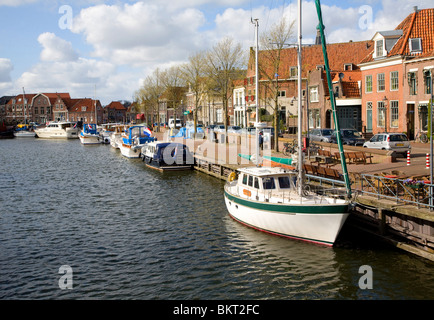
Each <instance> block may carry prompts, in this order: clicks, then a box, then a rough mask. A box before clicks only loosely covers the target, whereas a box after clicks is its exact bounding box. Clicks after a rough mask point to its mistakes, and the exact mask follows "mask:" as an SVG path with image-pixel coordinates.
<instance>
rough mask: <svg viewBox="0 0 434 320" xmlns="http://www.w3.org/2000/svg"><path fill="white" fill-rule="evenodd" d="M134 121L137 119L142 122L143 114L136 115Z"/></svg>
mask: <svg viewBox="0 0 434 320" xmlns="http://www.w3.org/2000/svg"><path fill="white" fill-rule="evenodd" d="M136 119H137V120H143V119H145V114H144V113H139V114H137V115H136Z"/></svg>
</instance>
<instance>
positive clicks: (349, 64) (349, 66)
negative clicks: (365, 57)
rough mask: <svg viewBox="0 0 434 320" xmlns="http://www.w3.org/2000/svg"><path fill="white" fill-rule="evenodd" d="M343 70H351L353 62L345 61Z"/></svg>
mask: <svg viewBox="0 0 434 320" xmlns="http://www.w3.org/2000/svg"><path fill="white" fill-rule="evenodd" d="M344 70H345V71H351V70H353V64H352V63H345V64H344Z"/></svg>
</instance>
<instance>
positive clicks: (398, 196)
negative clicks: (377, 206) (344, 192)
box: [306, 174, 434, 211]
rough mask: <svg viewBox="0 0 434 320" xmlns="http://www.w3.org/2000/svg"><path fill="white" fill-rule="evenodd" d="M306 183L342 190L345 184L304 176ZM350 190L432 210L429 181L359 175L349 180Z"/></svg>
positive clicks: (313, 176)
mask: <svg viewBox="0 0 434 320" xmlns="http://www.w3.org/2000/svg"><path fill="white" fill-rule="evenodd" d="M306 180H307V183H315V184H316V185H320V186H323V185H329V186H331V188H336V189H344V188H345V182H344V181H340V180H334V179H329V178H324V177H320V176H316V175H306ZM351 190H352V192H353V193H355V194H359V195H369V196H372V197H375V198H377V199H378V200H380V199H385V200H391V201H394V202H395V203H396V204H402V205H412V206H415V207H417V208H427V209H429V210H430V211H432V210H434V199H433V198H432V197H431V195H433V194H434V185H433V184H431V183H430V182H429V181H415V180H413V181H410V180H409V179H397V178H388V177H384V176H378V175H370V174H360V175H358V178H357V179H354V178H353V179H352V180H351Z"/></svg>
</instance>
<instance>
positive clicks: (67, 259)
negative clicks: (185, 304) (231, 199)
mask: <svg viewBox="0 0 434 320" xmlns="http://www.w3.org/2000/svg"><path fill="white" fill-rule="evenodd" d="M223 186H224V182H223V181H220V180H218V179H216V178H213V177H209V176H207V175H205V174H203V173H199V172H196V171H191V172H174V173H160V172H158V171H154V170H152V169H149V168H147V167H145V166H144V164H143V163H142V162H141V161H140V160H131V159H127V158H124V157H122V155H121V154H120V152H119V151H117V150H115V149H113V148H112V147H111V146H110V145H97V146H83V145H81V144H80V142H79V141H78V140H67V141H66V140H60V141H52V140H42V139H13V140H0V269H1V272H0V299H3V300H9V299H32V300H33V299H145V300H153V299H156V300H192V299H200V300H220V299H221V300H305V299H309V300H312V299H321V300H323V299H329V300H330V299H332V300H335V299H339V300H342V299H343V300H346V299H349V300H364V299H370V300H373V299H433V298H434V272H433V271H434V268H433V267H434V265H433V263H432V262H429V261H426V260H423V259H421V258H418V257H416V256H413V255H409V254H407V253H404V252H402V251H397V250H395V249H393V248H391V247H385V246H380V245H378V244H373V242H367V241H366V240H365V236H363V235H360V234H359V235H357V236H354V233H353V232H348V230H346V228H345V227H344V230H343V232H342V234H341V236H340V237H339V239H338V242H337V244H336V246H335V247H333V248H328V247H322V246H318V245H313V244H308V243H304V242H299V241H295V240H288V239H283V238H279V237H275V236H271V235H268V234H264V233H260V232H258V231H255V230H252V229H249V228H247V227H245V226H243V225H240V224H239V223H237V222H235V221H234V220H232V219H231V218H230V217H229V216H228V212H227V211H226V207H225V204H224V199H223ZM370 284H372V286H370ZM65 288H66V289H65Z"/></svg>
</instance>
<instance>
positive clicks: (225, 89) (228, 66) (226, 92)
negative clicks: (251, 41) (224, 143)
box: [207, 38, 246, 130]
mask: <svg viewBox="0 0 434 320" xmlns="http://www.w3.org/2000/svg"><path fill="white" fill-rule="evenodd" d="M245 62H246V59H245V53H244V52H243V50H242V46H241V44H240V43H234V40H233V39H232V38H224V39H223V40H221V41H220V42H219V43H217V44H216V45H215V46H214V47H213V48H212V49H211V50H210V51H209V52H208V54H207V67H208V70H207V73H208V76H209V78H210V79H211V81H213V83H214V88H215V91H216V92H217V94H218V95H219V96H220V98H221V99H222V102H223V112H224V125H225V130H227V126H228V124H229V121H228V100H229V99H230V97H231V96H232V92H233V90H232V89H233V80H236V79H240V78H242V77H243V75H244V72H242V70H243V68H245Z"/></svg>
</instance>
